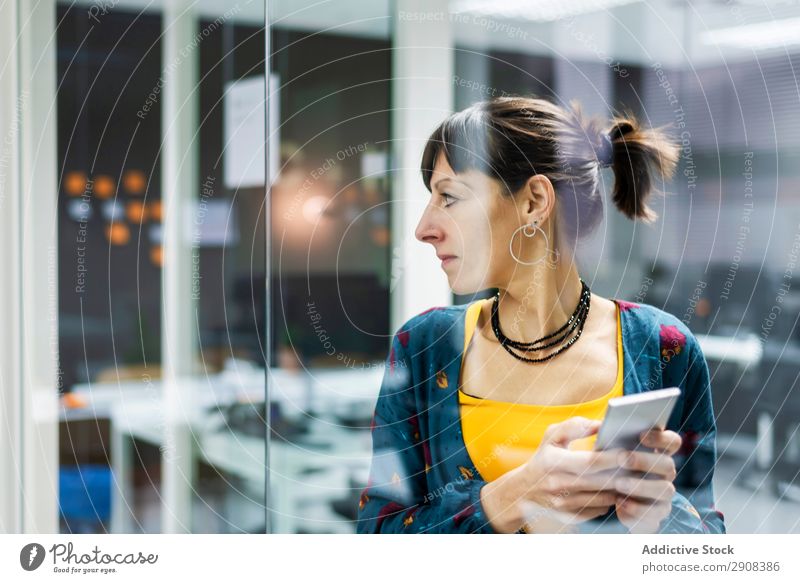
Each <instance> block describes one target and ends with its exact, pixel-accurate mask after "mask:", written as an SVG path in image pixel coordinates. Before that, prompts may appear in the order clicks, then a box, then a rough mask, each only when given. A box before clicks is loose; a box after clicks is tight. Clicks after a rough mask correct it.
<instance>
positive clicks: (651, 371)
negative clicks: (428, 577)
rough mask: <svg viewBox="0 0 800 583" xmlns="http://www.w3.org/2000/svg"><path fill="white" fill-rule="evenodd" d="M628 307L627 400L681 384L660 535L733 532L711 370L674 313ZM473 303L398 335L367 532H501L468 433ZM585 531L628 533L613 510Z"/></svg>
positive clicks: (378, 431) (362, 520) (413, 322)
mask: <svg viewBox="0 0 800 583" xmlns="http://www.w3.org/2000/svg"><path fill="white" fill-rule="evenodd" d="M613 301H614V302H616V303H617V304H618V305H619V308H620V318H621V323H622V344H623V352H624V361H623V367H624V394H626V395H628V394H633V393H640V392H642V391H648V390H651V389H656V388H661V387H671V386H678V387H680V388H681V396H680V399H679V401H678V403H677V405H676V407H675V409H674V411H673V413H672V416H671V417H670V419H669V422H668V424H667V428H668V429H671V430H673V431H675V432H677V433H678V434H680V435H681V437H682V439H683V444H682V447H681V449H680V451H679V452H678V453H677V454H675V456H674V457H673V460H674V461H675V466H676V469H677V477H676V479H675V482H674V483H675V487H676V493H675V496H674V498H673V501H672V511H671V513H670V515H669V516H668V517H667V518H666V519H665V520H664V522H663V523H662V524H661V529H660V531H659V532H661V533H716V534H723V533H725V522H724V516H723V514H722V512H720V511H719V510H717V509H716V508H715V507H714V494H713V488H712V477H713V473H714V465H715V462H716V455H717V450H716V422H715V420H714V410H713V407H712V401H711V384H710V380H709V372H708V365H707V364H706V361H705V358H704V357H703V354H702V352H701V350H700V346H699V343H698V341H697V339H696V338H695V337H694V336H693V335H692V333H691V331H690V330H689V328H688V327H687V326H686V325H685V324H684V323H683V322H682V321H680V320H678V319H677V318H676V317H675V316H673V315H671V314H668V313H667V312H664V311H662V310H660V309H658V308H656V307H654V306H651V305H648V304H635V303H631V302H625V301H623V300H618V299H613ZM467 307H468V304H464V305H459V306H448V307H436V308H432V309H430V310H427V311H425V312H422V313H421V314H418V315H416V316H414V317H412V318H411V319H409V320H408V321H407V322H406V323H405V324H404V325H403V326H401V327H400V329H399V330H398V331H397V333H396V334H395V335H394V337H393V338H392V343H391V350H390V352H389V356H388V358H387V360H386V369H385V372H384V376H383V381H382V383H381V387H380V392H379V396H378V400H377V404H376V406H375V414H374V416H373V419H372V424H371V431H372V448H373V451H372V462H371V466H370V472H369V480H368V483H367V487H366V488H365V489H364V490H363V491H362V492H361V496H360V499H359V504H358V521H357V526H356V530H357V532H359V533H494V532H495V531H494V529H493V528H492V527H491V525H490V524H489V522H488V521H487V519H486V516H485V514H484V512H483V508H482V506H481V502H480V497H479V494H480V490H481V487H482V486H484V485H485V484H486V480H485V479H484V478H483V477H482V476H481V474H480V472H479V471H478V469H477V467H476V466H475V464H474V463H473V461H472V460H471V459H470V456H469V454H468V452H467V449H466V445H465V443H464V440H463V437H462V433H461V420H460V416H459V402H458V392H457V391H458V385H459V383H458V378H459V371H460V370H461V358H462V356H463V347H464V325H465V311H466V309H467ZM579 532H627V529H626V528H625V527H624V525H622V523H620V522H619V520H618V519H617V517H616V510H615V509H614V508H613V507H612V508H611V509H610V510H609V511H608V512H607V513H606V514H605V515H603V516H601V517H598V518H595V519H593V520H590V521H586V522H583V523H581V526H580V527H579Z"/></svg>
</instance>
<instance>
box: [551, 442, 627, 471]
mask: <svg viewBox="0 0 800 583" xmlns="http://www.w3.org/2000/svg"><path fill="white" fill-rule="evenodd" d="M621 451H623V450H620V449H613V450H608V451H573V450H565V449H560V448H557V447H556V448H551V450H550V451H549V452H548V454H550V455H552V456H553V458H552V460H553V465H554V466H555V467H557V468H558V470H559V471H562V472H567V473H570V474H576V475H578V476H583V475H587V474H589V473H593V472H602V471H605V470H615V469H616V470H618V469H619V468H620V460H619V454H620V452H621Z"/></svg>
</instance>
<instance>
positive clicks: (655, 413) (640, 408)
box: [594, 387, 681, 451]
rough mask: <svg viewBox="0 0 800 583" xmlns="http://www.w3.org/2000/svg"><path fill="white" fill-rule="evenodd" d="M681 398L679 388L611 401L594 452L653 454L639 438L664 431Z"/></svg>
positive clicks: (617, 398)
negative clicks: (616, 450) (614, 450)
mask: <svg viewBox="0 0 800 583" xmlns="http://www.w3.org/2000/svg"><path fill="white" fill-rule="evenodd" d="M680 394H681V390H680V389H679V388H678V387H670V388H667V389H655V390H652V391H646V392H644V393H638V394H635V395H624V396H622V397H615V398H613V399H609V401H608V409H607V410H606V416H605V418H604V419H603V424H602V425H601V426H600V430H599V431H598V433H597V439H596V440H595V443H594V449H595V450H607V449H615V448H622V449H627V450H630V451H636V450H646V451H650V448H646V447H645V446H643V445H642V444H641V443H640V441H639V438H640V435H641V434H642V433H643V432H645V431H648V430H650V429H662V430H663V429H664V428H665V427H666V426H667V421H668V420H669V416H670V414H671V413H672V409H673V408H674V407H675V403H676V402H677V401H678V397H679V396H680Z"/></svg>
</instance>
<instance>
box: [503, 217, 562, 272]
mask: <svg viewBox="0 0 800 583" xmlns="http://www.w3.org/2000/svg"><path fill="white" fill-rule="evenodd" d="M528 227H532V228H533V232H532V233H530V234H529V233H528V231H527V229H528ZM520 230H521V231H522V234H523V235H525V237H527V238H528V239H530V238H532V237H535V236H536V231H541V232H542V236H543V237H544V246H545V250H546V252H545V254H544V255H543V256H542V257H540V258H539V259H537V260H536V261H531V262H526V261H520V260H519V259H518V258H517V256H516V255H514V249H513V243H514V236H515V235H516V234H517V232H518V231H520ZM508 252H509V253H511V257H513V258H514V261H516V262H517V263H519V264H521V265H537V264H539V263H541V262H542V261H544V260H545V259H548V258H549V257H550V256H551V255H555V260H553V262H557V261H558V259H559V256H560V253H559V252H558V250H555V251H553V250H551V249H550V240H549V239H548V237H547V233H545V232H544V229H542V228H541V227H540V226H539V221H533V222H532V223H530V224H529V225H522V226H521V227H519V228H518V229H517V230H516V231H514V232H513V233H512V234H511V239H510V240H509V241H508ZM553 262H551V265H552V263H553Z"/></svg>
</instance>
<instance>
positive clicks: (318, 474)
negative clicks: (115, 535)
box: [62, 367, 383, 532]
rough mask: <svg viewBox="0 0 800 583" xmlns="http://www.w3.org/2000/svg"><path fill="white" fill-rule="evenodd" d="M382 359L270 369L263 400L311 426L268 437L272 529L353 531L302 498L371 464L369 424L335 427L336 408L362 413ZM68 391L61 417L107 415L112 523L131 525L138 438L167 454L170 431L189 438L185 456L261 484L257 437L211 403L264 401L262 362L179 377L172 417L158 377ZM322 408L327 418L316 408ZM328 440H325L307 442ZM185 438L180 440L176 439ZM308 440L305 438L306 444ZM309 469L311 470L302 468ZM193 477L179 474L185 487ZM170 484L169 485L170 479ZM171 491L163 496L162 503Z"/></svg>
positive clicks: (340, 485)
mask: <svg viewBox="0 0 800 583" xmlns="http://www.w3.org/2000/svg"><path fill="white" fill-rule="evenodd" d="M382 377H383V369H382V367H373V368H369V369H365V370H350V369H327V370H314V371H313V374H312V375H305V374H304V375H296V374H293V373H289V372H287V371H283V370H279V369H275V370H273V371H271V373H270V402H271V403H279V404H280V406H281V412H282V414H283V415H285V416H286V417H287V418H289V419H300V418H301V417H303V416H308V417H309V418H310V419H312V420H313V421H312V423H311V424H310V432H309V434H308V435H304V436H302V437H301V438H298V440H300V439H301V440H302V441H298V442H297V443H286V442H282V441H280V440H277V439H275V440H272V441H271V447H270V466H271V471H270V472H269V479H270V486H271V489H270V496H271V503H272V506H273V508H272V509H271V510H272V514H271V522H272V530H273V532H294V531H295V530H296V529H297V528H299V527H301V526H302V527H304V528H306V529H307V530H314V529H315V528H316V529H320V528H321V527H322V526H326V528H324V530H328V531H330V530H333V531H341V532H351V531H352V526H351V525H349V524H348V523H347V522H346V521H345V520H344V519H343V518H337V517H336V516H335V515H333V514H331V516H330V523H329V524H327V525H320V524H319V523H317V524H309V521H306V520H304V517H303V513H302V511H301V510H300V506H301V504H303V503H311V502H317V503H320V502H325V501H329V500H332V499H336V498H341V497H344V495H345V494H346V492H347V490H346V489H347V487H348V481H347V480H348V476H349V475H350V472H354V471H355V472H359V471H364V469H365V468H368V467H369V460H370V455H371V437H370V435H369V431H368V430H366V429H365V430H351V429H347V428H343V427H338V426H337V425H336V423H335V421H334V420H333V419H335V414H344V415H353V414H357V415H359V416H363V417H366V418H368V417H369V415H370V414H371V412H372V410H373V409H374V405H375V399H376V398H377V394H378V390H379V388H380V382H381V379H382ZM74 392H76V393H77V394H78V395H80V396H82V397H83V398H85V399H86V401H87V405H86V406H85V407H83V408H82V409H71V410H63V409H62V419H64V420H71V419H78V418H108V419H109V420H110V425H111V457H112V460H111V462H112V463H111V465H112V472H113V477H114V491H113V492H112V519H111V531H112V532H135V523H134V522H133V521H134V516H133V513H132V509H131V508H130V501H132V500H133V498H132V494H133V487H132V479H131V478H132V476H131V472H130V470H131V468H132V467H133V463H134V459H135V457H134V456H135V452H134V450H133V440H134V439H138V440H141V441H144V442H147V443H150V444H152V445H154V446H156V447H158V448H160V449H161V452H162V459H164V460H166V461H168V460H169V457H170V455H172V446H173V444H174V443H175V442H176V441H177V440H188V443H189V444H191V446H190V447H189V448H188V449H186V448H177V449H178V451H184V450H186V451H189V452H190V456H191V460H192V463H194V461H195V460H196V459H202V460H204V461H205V462H207V463H209V464H211V465H212V466H213V467H215V468H218V469H219V470H220V471H221V472H225V473H227V474H232V475H235V476H238V477H240V478H242V479H244V480H245V481H246V482H247V483H249V484H250V485H251V487H252V492H255V493H258V492H261V493H263V490H264V485H265V483H266V479H267V471H266V468H265V447H264V440H263V439H259V438H257V437H252V436H248V435H246V434H243V433H240V432H237V431H235V430H233V429H231V428H230V427H226V426H225V425H224V419H222V418H221V417H220V415H219V413H218V412H216V413H215V412H214V411H213V408H214V407H215V406H217V405H218V406H220V407H224V406H226V405H230V404H233V403H236V402H240V403H253V404H254V405H255V404H259V403H263V401H264V376H263V371H262V372H259V371H257V370H238V371H227V372H225V373H222V374H220V375H216V376H213V377H207V378H202V377H201V378H197V377H194V378H188V379H183V380H181V381H180V391H179V398H180V407H179V408H178V409H177V410H178V411H179V414H178V415H177V418H171V419H170V418H168V413H167V412H166V411H168V410H172V411H174V410H175V409H174V408H173V409H170V408H169V407H165V403H164V402H163V398H162V386H161V383H160V381H157V380H153V381H149V380H148V381H144V380H142V381H132V382H131V381H126V382H120V383H113V384H104V385H99V384H96V383H95V384H91V385H81V386H76V387H75V388H74ZM322 414H324V415H325V419H329V420H330V421H327V422H326V421H325V420H323V419H320V418H319V417H318V416H319V415H322ZM314 442H316V443H318V444H323V445H324V444H328V445H330V448H329V449H323V448H321V447H315V446H314V445H313V443H314ZM184 443H186V442H184ZM304 443H307V445H304ZM309 470H314V473H313V474H310V475H305V473H306V472H307V471H309ZM192 482H193V480H192V479H191V477H189V479H188V480H186V479H184V480H183V483H181V484H179V485H178V486H179V488H180V489H181V490H182V491H183V494H184V495H187V496H191V493H192V487H193V485H194V484H193V483H192ZM173 486H174V485H173ZM171 504H172V501H170V500H168V499H166V497H165V498H163V499H162V511H164V512H168V511H169V509H170V508H171Z"/></svg>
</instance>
